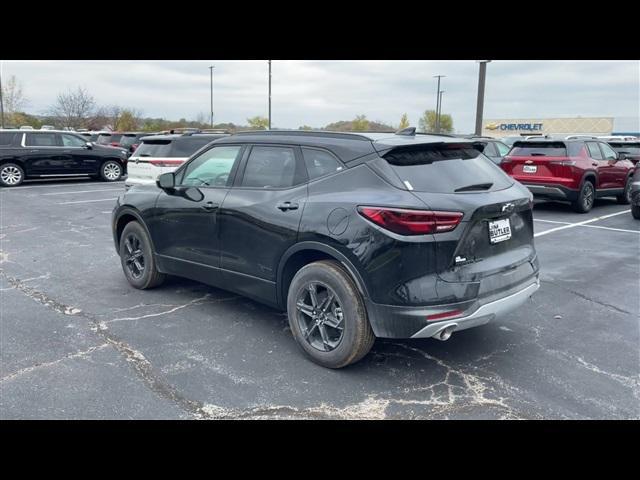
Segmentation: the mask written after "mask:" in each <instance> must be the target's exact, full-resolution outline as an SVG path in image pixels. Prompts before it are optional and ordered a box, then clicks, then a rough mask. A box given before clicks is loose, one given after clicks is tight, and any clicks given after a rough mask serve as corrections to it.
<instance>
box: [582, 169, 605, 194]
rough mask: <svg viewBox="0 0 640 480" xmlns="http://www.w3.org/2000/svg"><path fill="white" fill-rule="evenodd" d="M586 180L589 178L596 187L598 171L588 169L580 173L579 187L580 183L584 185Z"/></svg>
mask: <svg viewBox="0 0 640 480" xmlns="http://www.w3.org/2000/svg"><path fill="white" fill-rule="evenodd" d="M587 180H591V181H592V182H591V183H593V188H596V189H597V188H598V184H599V183H600V182H599V177H598V172H596V171H595V170H588V171H586V172H585V173H584V175H582V180H580V188H582V185H584V182H586V181H587Z"/></svg>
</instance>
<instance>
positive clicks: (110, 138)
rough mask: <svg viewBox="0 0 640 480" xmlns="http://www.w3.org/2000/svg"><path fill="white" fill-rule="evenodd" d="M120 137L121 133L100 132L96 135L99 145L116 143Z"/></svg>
mask: <svg viewBox="0 0 640 480" xmlns="http://www.w3.org/2000/svg"><path fill="white" fill-rule="evenodd" d="M121 138H122V134H120V133H101V134H100V135H99V136H98V141H97V143H99V144H100V145H109V144H110V143H118V142H120V139H121Z"/></svg>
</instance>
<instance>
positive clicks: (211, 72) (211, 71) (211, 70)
mask: <svg viewBox="0 0 640 480" xmlns="http://www.w3.org/2000/svg"><path fill="white" fill-rule="evenodd" d="M214 68H216V67H215V66H213V65H212V66H210V67H209V73H210V77H211V128H213V69H214Z"/></svg>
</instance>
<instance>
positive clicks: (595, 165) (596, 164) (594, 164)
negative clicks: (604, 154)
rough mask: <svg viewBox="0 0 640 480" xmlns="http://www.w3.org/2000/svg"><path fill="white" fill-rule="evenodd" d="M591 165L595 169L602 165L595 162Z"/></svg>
mask: <svg viewBox="0 0 640 480" xmlns="http://www.w3.org/2000/svg"><path fill="white" fill-rule="evenodd" d="M591 165H593V166H594V167H597V166H598V165H600V164H599V163H597V162H593V163H592V164H591Z"/></svg>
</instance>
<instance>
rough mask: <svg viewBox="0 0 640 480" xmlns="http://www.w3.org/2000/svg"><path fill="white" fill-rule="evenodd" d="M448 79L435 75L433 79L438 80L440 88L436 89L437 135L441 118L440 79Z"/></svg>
mask: <svg viewBox="0 0 640 480" xmlns="http://www.w3.org/2000/svg"><path fill="white" fill-rule="evenodd" d="M442 77H446V75H434V76H433V78H437V79H438V88H436V133H438V132H439V131H440V117H439V116H438V112H439V111H440V79H441V78H442Z"/></svg>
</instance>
